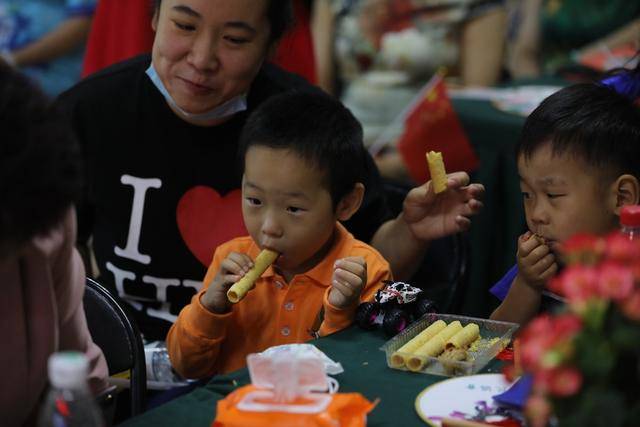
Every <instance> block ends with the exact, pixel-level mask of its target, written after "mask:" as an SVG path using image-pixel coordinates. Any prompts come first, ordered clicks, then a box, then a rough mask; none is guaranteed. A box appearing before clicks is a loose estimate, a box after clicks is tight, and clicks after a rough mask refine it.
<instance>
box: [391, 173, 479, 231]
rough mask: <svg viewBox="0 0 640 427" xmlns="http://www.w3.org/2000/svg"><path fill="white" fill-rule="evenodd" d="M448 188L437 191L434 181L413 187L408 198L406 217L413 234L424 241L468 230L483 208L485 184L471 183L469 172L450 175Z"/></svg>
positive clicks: (405, 207)
mask: <svg viewBox="0 0 640 427" xmlns="http://www.w3.org/2000/svg"><path fill="white" fill-rule="evenodd" d="M447 178H448V181H447V189H446V190H445V191H444V192H442V193H440V194H435V192H434V191H433V186H432V183H431V181H429V182H427V183H426V184H424V185H421V186H420V187H417V188H414V189H412V190H411V191H410V192H409V194H407V197H406V198H405V200H404V206H403V210H402V218H403V219H404V221H406V223H407V225H408V227H409V229H410V230H411V232H412V233H413V235H414V236H415V237H416V238H417V239H419V240H424V241H429V240H434V239H438V238H441V237H444V236H447V235H450V234H454V233H457V232H460V231H464V230H466V229H468V228H469V226H470V225H471V220H470V219H469V217H470V216H472V215H475V214H477V213H478V212H479V211H480V209H482V202H481V201H480V199H481V198H482V197H483V196H484V186H483V185H482V184H469V175H467V174H466V173H465V172H455V173H452V174H448V175H447Z"/></svg>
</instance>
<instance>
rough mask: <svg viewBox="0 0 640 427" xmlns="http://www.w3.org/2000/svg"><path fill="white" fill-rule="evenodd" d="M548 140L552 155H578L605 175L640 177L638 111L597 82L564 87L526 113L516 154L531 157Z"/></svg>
mask: <svg viewBox="0 0 640 427" xmlns="http://www.w3.org/2000/svg"><path fill="white" fill-rule="evenodd" d="M547 142H550V143H551V148H552V152H553V153H554V154H558V155H559V154H570V155H575V156H578V157H580V158H582V159H584V160H585V161H586V163H587V164H589V165H591V166H593V167H596V168H598V169H601V170H602V171H603V173H604V174H606V175H610V176H616V177H617V176H619V175H622V174H625V173H627V174H632V175H633V176H635V177H636V178H638V179H640V109H639V108H638V107H637V106H636V105H634V103H633V101H631V100H630V99H629V98H628V97H625V96H624V95H621V94H619V93H617V92H616V91H615V90H613V89H611V88H609V87H606V86H603V85H600V84H596V83H583V84H576V85H572V86H569V87H566V88H564V89H562V90H560V91H558V92H556V93H554V94H553V95H551V96H549V97H548V98H546V99H545V100H544V101H542V103H541V104H540V105H539V106H538V107H537V108H536V109H535V110H534V111H533V112H532V113H531V115H529V117H528V118H527V120H526V122H525V124H524V128H523V130H522V134H521V138H520V141H519V144H518V146H517V148H516V154H517V155H518V156H519V155H521V154H522V155H524V156H525V158H529V157H531V155H533V153H534V152H535V151H536V150H537V149H538V148H539V147H540V146H542V145H544V144H545V143H547Z"/></svg>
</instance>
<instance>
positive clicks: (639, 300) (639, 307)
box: [619, 289, 640, 322]
mask: <svg viewBox="0 0 640 427" xmlns="http://www.w3.org/2000/svg"><path fill="white" fill-rule="evenodd" d="M619 304H620V309H621V310H622V312H623V313H624V314H625V316H627V317H628V318H629V319H631V320H635V321H637V322H640V289H636V290H635V291H634V292H633V294H631V296H630V297H629V298H627V299H626V300H624V301H620V302H619Z"/></svg>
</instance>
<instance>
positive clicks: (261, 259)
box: [227, 249, 279, 304]
mask: <svg viewBox="0 0 640 427" xmlns="http://www.w3.org/2000/svg"><path fill="white" fill-rule="evenodd" d="M278 255H279V254H278V253H277V252H274V251H272V250H270V249H263V250H262V252H260V253H259V254H258V256H257V257H256V261H255V263H254V264H253V268H252V269H251V270H249V271H248V272H247V274H245V275H244V277H243V278H242V279H240V280H238V281H237V282H236V283H234V284H233V285H232V286H231V287H230V288H229V290H228V291H227V298H228V299H229V301H231V302H232V303H234V304H235V303H237V302H239V301H240V300H241V299H242V298H244V296H245V295H246V294H247V292H249V289H251V287H252V286H253V284H254V283H255V281H256V280H258V277H260V276H262V273H264V272H265V271H266V270H267V268H269V266H270V265H271V264H273V263H274V262H275V260H276V259H277V258H278Z"/></svg>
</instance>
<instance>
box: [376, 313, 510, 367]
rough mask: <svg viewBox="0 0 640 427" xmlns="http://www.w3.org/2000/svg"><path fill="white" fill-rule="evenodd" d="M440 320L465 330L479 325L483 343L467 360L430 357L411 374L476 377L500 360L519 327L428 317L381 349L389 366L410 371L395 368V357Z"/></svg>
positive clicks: (475, 345) (478, 343)
mask: <svg viewBox="0 0 640 427" xmlns="http://www.w3.org/2000/svg"><path fill="white" fill-rule="evenodd" d="M437 320H443V321H445V322H446V323H447V325H448V324H449V323H451V322H453V321H455V320H459V321H460V323H461V324H462V326H463V327H464V326H465V325H467V324H469V323H476V324H477V325H478V326H479V327H480V339H479V340H477V341H476V342H475V343H473V344H472V345H471V346H470V348H469V350H468V358H467V360H464V361H455V362H454V361H447V362H445V363H444V364H443V362H442V361H441V360H440V359H439V358H438V357H426V363H425V365H424V366H423V368H422V369H421V370H420V371H411V372H420V373H423V374H432V375H442V376H446V377H451V376H462V375H472V374H475V373H477V372H478V371H480V370H481V369H482V368H484V366H485V365H486V364H487V363H489V361H490V360H491V359H493V358H494V357H496V355H497V354H498V353H500V352H501V351H502V350H503V349H504V348H505V347H506V346H507V345H508V344H509V342H510V341H511V336H512V335H513V333H514V332H515V331H516V330H517V329H518V327H519V325H518V324H517V323H509V322H498V321H495V320H488V319H478V318H475V317H465V316H456V315H451V314H435V313H432V314H425V315H424V316H422V318H420V319H419V320H417V321H415V322H414V323H412V324H411V326H409V327H408V328H407V329H405V330H404V331H402V332H401V333H399V334H398V335H396V336H395V337H393V338H392V339H390V340H389V341H387V342H386V343H385V344H384V345H383V346H382V347H380V350H382V351H384V352H385V354H386V358H387V366H389V367H390V368H392V369H398V370H402V371H409V369H408V368H407V367H406V366H402V367H395V366H392V364H391V355H392V354H393V353H395V352H396V351H397V350H398V349H399V348H400V347H402V346H403V345H405V344H406V343H407V342H409V340H411V339H412V338H413V337H415V336H416V335H418V334H419V333H420V332H422V331H423V330H424V329H426V328H427V327H428V326H429V325H431V324H432V323H433V322H435V321H437ZM403 355H405V356H408V357H410V356H412V355H413V354H407V353H403Z"/></svg>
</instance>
